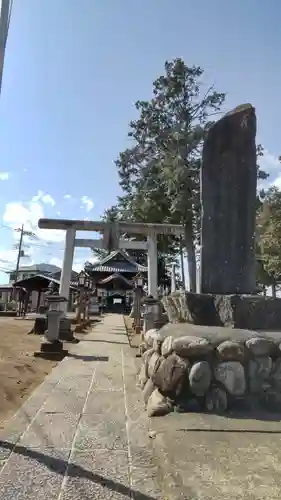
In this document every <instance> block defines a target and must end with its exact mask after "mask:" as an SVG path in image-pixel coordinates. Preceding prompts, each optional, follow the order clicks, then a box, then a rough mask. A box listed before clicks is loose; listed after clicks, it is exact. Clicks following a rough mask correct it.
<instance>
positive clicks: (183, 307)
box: [166, 104, 281, 330]
mask: <svg viewBox="0 0 281 500" xmlns="http://www.w3.org/2000/svg"><path fill="white" fill-rule="evenodd" d="M255 138H256V114H255V109H254V108H253V106H251V105H250V104H245V105H242V106H238V107H237V108H235V109H234V110H233V111H231V112H229V113H227V114H226V115H225V116H224V117H223V118H221V119H220V120H218V121H217V122H216V123H215V124H214V125H213V126H212V127H211V128H210V130H209V132H208V135H207V137H206V139H205V143H204V146H203V157H202V166H201V209H202V216H201V218H202V224H201V270H200V271H201V273H200V274H201V290H200V291H201V293H200V294H194V293H181V292H174V293H173V294H171V296H170V297H169V299H168V301H167V300H166V302H167V304H166V309H167V310H168V313H169V315H170V317H171V318H173V319H172V320H173V321H175V322H179V321H182V320H183V321H186V322H189V323H190V322H191V323H194V324H199V325H206V326H228V327H232V328H233V327H234V328H247V329H251V330H256V329H259V330H280V329H281V300H280V299H278V298H271V297H261V296H260V295H257V289H256V272H255V271H256V269H255V267H256V266H255V264H256V262H255V261H256V256H255V220H256V189H257V161H256V143H255Z"/></svg>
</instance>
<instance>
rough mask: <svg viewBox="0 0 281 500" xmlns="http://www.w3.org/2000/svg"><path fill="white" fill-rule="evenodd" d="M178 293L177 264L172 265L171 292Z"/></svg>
mask: <svg viewBox="0 0 281 500" xmlns="http://www.w3.org/2000/svg"><path fill="white" fill-rule="evenodd" d="M175 291H176V264H172V273H171V292H172V293H173V292H175Z"/></svg>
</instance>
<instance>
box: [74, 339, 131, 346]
mask: <svg viewBox="0 0 281 500" xmlns="http://www.w3.org/2000/svg"><path fill="white" fill-rule="evenodd" d="M83 342H101V343H102V344H117V345H128V342H116V341H115V340H99V339H83Z"/></svg>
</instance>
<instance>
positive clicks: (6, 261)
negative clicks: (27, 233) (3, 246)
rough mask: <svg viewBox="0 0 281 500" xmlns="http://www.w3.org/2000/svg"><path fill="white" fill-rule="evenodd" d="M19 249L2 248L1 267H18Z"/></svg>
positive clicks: (0, 251)
mask: <svg viewBox="0 0 281 500" xmlns="http://www.w3.org/2000/svg"><path fill="white" fill-rule="evenodd" d="M17 256H18V250H16V249H11V250H0V268H2V269H3V268H5V269H7V270H8V269H12V268H14V267H16V262H17Z"/></svg>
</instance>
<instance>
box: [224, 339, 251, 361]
mask: <svg viewBox="0 0 281 500" xmlns="http://www.w3.org/2000/svg"><path fill="white" fill-rule="evenodd" d="M217 353H218V356H219V358H220V359H221V360H223V361H242V360H243V359H244V355H245V349H244V345H243V344H242V342H237V341H235V340H225V341H224V342H222V343H221V344H220V345H218V347H217Z"/></svg>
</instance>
